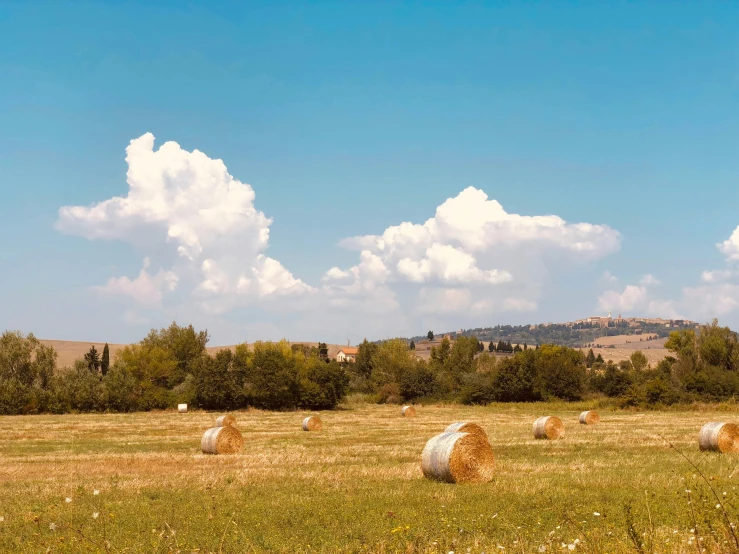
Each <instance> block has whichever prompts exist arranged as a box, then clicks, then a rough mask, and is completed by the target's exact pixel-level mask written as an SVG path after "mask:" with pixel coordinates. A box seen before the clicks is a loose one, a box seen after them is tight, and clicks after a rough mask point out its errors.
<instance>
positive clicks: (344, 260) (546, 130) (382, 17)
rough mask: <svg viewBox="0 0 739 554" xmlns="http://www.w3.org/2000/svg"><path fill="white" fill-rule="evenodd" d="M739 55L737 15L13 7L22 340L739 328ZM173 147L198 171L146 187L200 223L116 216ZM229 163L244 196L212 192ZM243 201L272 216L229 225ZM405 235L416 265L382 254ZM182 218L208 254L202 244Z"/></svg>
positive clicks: (4, 60) (718, 8) (7, 96)
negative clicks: (180, 233)
mask: <svg viewBox="0 0 739 554" xmlns="http://www.w3.org/2000/svg"><path fill="white" fill-rule="evenodd" d="M149 4H154V5H149ZM738 47H739V8H738V7H737V6H736V4H735V3H731V2H690V3H684V2H671V3H669V4H667V3H664V2H653V3H650V2H641V3H624V2H597V3H579V2H550V3H546V4H543V3H513V2H505V3H504V2H476V3H473V2H405V3H403V2H380V1H377V2H365V3H360V2H353V3H346V2H263V3H256V2H239V3H226V2H207V3H206V2H189V3H185V2H156V3H144V2H125V3H124V2H108V3H103V2H100V3H96V4H93V3H67V2H61V1H55V2H48V3H43V2H23V3H21V2H17V3H4V4H2V5H1V6H0V191H1V192H2V202H1V203H0V232H2V235H3V237H4V240H3V247H2V249H0V266H1V267H2V272H1V273H0V284H2V287H0V305H1V306H2V307H3V308H2V310H0V328H2V329H20V330H22V331H25V332H28V331H33V332H34V333H36V334H37V335H38V336H41V337H44V338H59V339H70V340H106V341H109V342H123V341H129V340H136V339H138V338H139V337H141V336H142V335H143V334H144V333H145V332H146V331H147V330H148V329H149V328H151V327H156V326H161V325H164V324H166V323H168V322H169V321H171V320H172V319H177V321H178V322H181V323H189V322H192V323H193V324H195V325H196V326H198V327H207V328H208V329H209V330H211V334H212V336H213V340H212V342H213V343H214V344H225V343H230V342H234V341H237V340H238V341H242V340H249V341H252V340H256V339H277V338H280V337H287V338H290V339H291V340H327V341H330V342H344V341H345V340H347V339H350V340H352V341H353V342H356V341H357V340H361V339H362V338H363V337H364V336H367V337H369V338H381V337H382V336H388V335H394V334H402V335H413V334H421V333H425V331H426V330H428V328H433V329H436V330H437V331H441V330H444V329H455V328H459V327H465V328H467V327H474V326H479V325H495V324H498V323H528V322H540V321H563V320H568V319H574V318H578V317H584V316H587V315H590V314H593V313H601V312H603V311H605V310H606V309H612V310H613V311H614V312H618V311H621V312H623V314H624V315H656V316H660V315H661V316H663V317H671V316H682V317H689V318H692V319H698V320H701V321H703V320H707V319H709V318H711V317H713V316H717V317H719V318H720V321H722V322H725V323H728V324H731V325H733V326H738V325H739V284H737V282H738V281H737V279H736V274H735V263H736V261H737V259H739V233H738V234H737V236H736V240H734V241H731V240H729V239H730V237H731V236H732V233H733V231H734V229H735V228H737V226H738V225H739V213H738V212H737V209H736V206H738V205H739V187H737V182H736V179H737V175H739V152H738V150H739V148H738V147H739V94H738V93H739V71H738V70H739V61H738V60H739V57H737V51H738ZM146 133H151V134H152V135H153V136H154V137H156V138H155V141H154V144H153V147H152V148H151V149H150V150H151V154H146V153H145V152H144V153H142V154H141V156H140V157H139V158H136V161H134V163H138V164H140V165H139V166H137V167H151V166H146V164H147V163H149V162H151V163H153V164H154V166H155V167H156V168H157V171H158V172H159V175H160V177H161V175H165V174H166V175H171V174H172V167H171V166H168V165H167V164H168V163H174V162H172V161H171V160H169V161H168V160H165V159H163V158H164V156H155V153H156V152H157V151H158V149H159V148H160V147H161V146H162V145H163V144H164V143H168V142H172V141H173V142H175V143H177V145H179V146H178V147H177V149H176V153H175V154H176V155H175V157H176V158H177V160H179V162H177V163H183V164H185V165H187V166H188V167H189V168H190V170H188V171H190V173H188V175H189V177H188V176H183V175H180V176H179V177H177V179H174V181H176V182H175V184H174V185H172V183H169V181H167V183H169V184H167V183H165V184H164V185H162V183H161V182H160V183H159V185H157V184H156V182H155V181H156V178H154V177H151V176H149V177H147V176H144V177H142V178H141V180H140V181H137V182H138V183H139V186H140V187H143V189H147V187H154V188H156V186H164V187H167V186H174V187H179V188H176V190H178V191H180V192H179V193H178V194H181V196H179V197H177V198H181V200H182V203H183V204H187V203H188V202H189V204H187V206H189V207H184V208H182V210H181V211H179V212H176V213H175V211H172V210H174V208H172V206H173V205H174V203H176V202H175V200H174V198H175V196H170V197H168V198H169V199H168V200H162V202H163V204H162V205H159V204H156V205H155V204H151V203H150V202H149V200H147V198H149V196H147V195H146V194H144V195H143V196H141V197H139V198H138V200H136V199H131V200H130V202H129V204H126V205H127V206H128V208H127V209H128V210H129V211H127V212H126V213H127V214H128V215H126V216H124V215H121V214H122V213H123V212H121V211H115V210H112V211H108V212H105V213H104V214H103V215H104V216H103V217H102V219H101V218H100V217H99V215H100V212H95V211H94V210H91V209H89V208H90V206H94V205H96V204H99V203H101V202H105V201H108V200H109V199H112V198H114V197H124V198H125V197H127V195H129V187H130V182H129V181H127V177H126V172H127V170H128V169H129V165H128V164H127V162H126V148H127V147H128V146H129V143H130V142H131V141H134V140H144V142H145V139H140V137H144V136H145V134H146ZM137 144H139V143H137ZM142 144H143V143H142ZM144 150H145V149H144ZM195 150H197V151H200V152H202V153H204V156H205V158H204V160H205V161H204V160H203V159H201V158H197V159H196V157H193V154H192V153H193V151H195ZM152 156H154V157H152ZM146 160H149V162H147V161H146ZM151 160H157V161H153V162H152V161H151ZM198 160H200V161H198ZM213 160H222V161H223V164H225V167H226V168H227V172H228V174H229V175H230V176H232V177H233V179H235V180H236V181H238V184H237V185H234V184H230V185H229V182H228V181H227V180H226V181H223V180H222V181H218V180H216V181H217V182H214V183H212V184H210V185H209V184H208V183H209V181H208V179H207V178H206V177H204V176H207V175H210V172H211V171H212V170H213V168H214V167H215V166H214V165H213V163H215V162H213ZM188 164H189V165H188ZM198 164H199V165H198ZM131 167H133V165H132V166H131ZM193 168H199V169H197V170H196V169H193ZM142 171H143V170H142ZM147 171H148V170H147ZM143 173H147V172H146V171H143ZM154 173H156V171H155V172H154ZM147 175H148V174H147ZM147 179H149V180H147ZM152 179H153V180H152ZM178 179H179V180H178ZM203 179H205V180H203ZM160 181H161V179H160ZM174 181H173V182H174ZM242 184H244V185H242ZM245 184H248V186H247V185H245ZM208 186H212V187H215V188H213V190H209V189H208ZM229 186H230V187H232V188H233V187H236V189H238V190H242V191H247V190H253V193H254V194H255V198H253V200H249V199H248V198H246V199H244V198H242V199H241V200H239V201H237V202H236V204H238V202H243V204H238V205H239V206H240V208H239V209H241V208H243V209H244V210H246V211H248V209H247V208H249V209H251V208H253V210H255V213H256V214H257V216H254V217H256V218H257V219H255V220H252V219H249V218H250V217H252V216H248V215H244V216H243V217H244V218H246V219H245V220H243V221H235V222H232V223H233V224H232V225H218V224H217V222H218V221H220V220H222V218H223V217H225V216H224V215H223V214H224V213H227V212H228V210H229V209H230V208H229V206H234V205H235V204H234V200H233V198H231V197H228V195H223V194H221V195H220V196H219V193H218V191H221V192H223V191H224V190H227V189H228V188H229ZM239 187H246V188H239ZM468 187H473V191H474V190H477V191H484V193H485V194H486V195H487V197H488V199H489V200H488V202H491V201H497V202H499V203H500V205H501V206H502V210H504V212H502V213H504V214H520V215H521V216H524V218H523V219H521V220H518V219H516V218H513V219H511V218H510V217H509V216H508V215H505V216H500V217H498V215H495V213H498V212H496V208H495V206H493V204H484V202H485V201H484V199H483V197H482V196H479V195H477V194H471V193H470V194H467V195H462V196H460V194H461V193H462V192H463V191H465V190H466V189H468ZM147 190H149V189H147ZM151 190H153V189H151ZM168 190H169V192H172V190H170V189H168ZM160 192H161V191H160ZM247 196H248V194H247ZM454 198H457V199H458V201H457V202H456V203H453V204H452V205H451V206H452V208H450V210H448V211H447V212H448V213H447V215H446V216H444V217H448V218H450V219H449V220H448V221H447V220H446V219H444V217H442V218H439V217H437V218H436V220H437V223H439V222H440V223H439V225H437V227H438V229H441V230H438V229H437V230H436V231H434V232H430V231H429V232H428V233H427V235H424V236H423V238H422V239H418V240H417V241H416V242H414V243H413V244H414V246H413V248H411V247H409V246H407V244H406V242H403V241H404V240H406V239H407V237H408V236H411V235H412V236H414V237H417V233H421V234H423V233H426V232H427V231H428V229H427V228H422V227H421V226H422V225H423V224H424V222H426V221H427V220H429V219H430V218H433V217H434V215H435V213H436V210H437V208H438V207H439V206H441V205H443V204H444V203H445V201H447V200H448V199H454ZM160 200H161V199H160ZM147 202H149V203H147ZM482 204H484V205H485V206H488V208H489V209H487V211H485V210H483V211H485V214H487V215H485V214H482V215H480V216H479V218H478V219H475V218H470V217H468V216H467V215H466V214H467V213H468V212H469V210H470V209H472V208H474V206H480V205H482ZM206 205H207V206H206ZM65 206H66V207H69V206H78V207H84V208H87V211H85V210H84V209H82V208H81V209H80V210H78V211H77V212H74V213H72V212H63V211H61V212H60V209H62V208H63V207H65ZM198 206H200V207H204V206H205V207H207V208H208V209H209V210H210V211H208V214H210V216H208V217H210V219H208V218H206V217H205V216H202V217H201V219H197V218H196V217H195V216H193V219H192V220H189V219H188V217H189V216H188V214H193V213H195V212H193V211H192V208H193V207H198ZM224 210H225V211H224ZM155 212H156V215H151V214H153V213H155ZM164 212H167V213H166V214H164V215H162V214H163V213H164ZM242 212H243V210H242V211H241V212H239V213H242ZM65 213H66V216H65V215H64V214H65ZM243 213H246V212H243ZM249 213H251V212H249ZM260 213H261V214H263V218H262V219H260V218H259V217H258V214H260ZM96 214H97V215H96ZM131 214H133V215H131ZM147 214H148V215H147ZM490 214H493V215H490ZM552 215H554V216H558V217H559V218H561V220H564V221H565V222H566V223H562V224H561V225H560V224H559V223H558V224H557V225H559V227H557V226H556V225H555V227H556V229H557V230H556V232H555V231H552V227H551V222H547V221H545V220H542V219H536V217H539V216H552ZM211 216H212V217H211ZM240 217H241V216H240ZM501 217H502V219H501ZM480 218H481V219H480ZM486 218H487V219H486ZM490 218H492V219H490ZM267 219H269V220H271V222H268V223H265V221H266V220H267ZM247 220H248V221H247ZM255 221H256V222H257V223H255ZM258 221H261V223H258ZM469 221H478V222H479V228H477V229H476V234H475V233H472V234H470V235H469V236H472V235H475V236H474V240H471V239H470V240H468V238H469V237H467V238H465V236H461V235H460V234H459V232H461V231H459V229H462V228H464V225H465V222H469ZM183 222H184V223H183ZM403 222H411V223H413V224H416V226H415V227H413V228H411V229H410V230H407V231H408V232H409V233H411V235H407V236H406V235H404V234H403V232H401V233H399V234H398V233H395V234H394V235H393V236H396V237H397V236H400V237H401V239H402V240H401V239H398V240H400V241H401V242H402V244H403V245H405V246H403V248H400V246H398V245H399V244H400V243H397V244H396V245H395V246H393V245H391V244H390V243H389V242H388V241H387V240H383V243H382V247H380V246H378V244H379V243H378V239H376V238H372V236H379V235H382V234H383V233H384V232H385V230H386V229H388V228H390V227H393V226H397V225H399V224H401V223H403ZM578 223H588V224H592V225H593V226H595V231H593V230H590V231H588V230H584V229H583V228H581V227H569V226H568V225H572V224H578ZM183 224H184V225H185V227H187V228H188V229H189V231H188V232H191V233H194V234H195V235H197V240H198V244H201V245H202V249H201V248H200V247H199V246H198V247H197V248H196V250H197V252H195V251H190V252H189V253H183V252H181V251H179V250H178V248H179V246H182V244H184V243H182V240H185V239H182V237H180V238H179V239H178V238H172V236H171V234H172V233H171V231H172V228H173V226H177V225H179V226H180V227H182V225H183ZM190 224H191V225H190ZM455 225H457V227H455ZM460 226H461V227H460ZM247 228H248V229H247ZM452 228H454V229H457V231H459V232H457V231H454V232H453V231H450V230H449V229H452ZM259 229H262V230H264V229H268V230H269V238H268V240H267V241H265V240H262V239H263V237H262V238H261V239H260V236H261V235H259ZM424 229H426V231H424ZM444 229H446V230H444ZM477 231H479V232H477ZM465 232H466V231H465ZM470 232H471V231H470ZM168 233H169V234H170V239H169V240H167V236H168ZM553 233H554V234H553ZM478 235H479V236H478ZM555 235H556V236H555ZM188 236H190V235H188ZM100 237H103V238H100ZM350 237H365V239H364V240H359V239H357V240H354V241H346V240H345V239H347V238H350ZM368 237H369V238H368ZM402 237H406V238H402ZM386 238H387V237H386ZM188 240H189V239H188ZM414 240H415V239H414ZM178 241H180V242H178ZM342 241H343V242H342ZM724 241H727V242H726V243H725V244H724V246H722V247H721V248H718V247H717V244H719V243H724ZM349 243H351V244H349ZM188 244H189V245H190V246H192V244H193V243H188ZM578 244H579V245H580V246H578ZM583 244H586V247H583V246H582V245H583ZM178 245H179V246H178ZM434 245H435V246H434ZM190 246H187V245H186V249H187V248H190ZM396 247H397V248H396ZM583 248H585V249H584V250H583ZM362 251H364V252H365V253H364V254H363V253H362ZM188 256H189V257H188ZM260 256H261V257H260ZM144 258H146V259H147V262H146V263H145V262H144ZM208 260H209V262H208V263H210V265H209V266H208V267H209V268H210V270H207V271H206V269H204V266H203V263H204V262H206V261H208ZM269 260H271V261H269ZM272 262H274V263H272ZM275 264H277V265H275ZM278 266H279V267H278ZM142 268H143V270H144V271H143V273H141V272H142ZM331 268H336V271H334V272H333V273H332V274H330V275H327V272H328V271H329V270H331ZM352 268H354V270H353V271H352ZM378 268H379V269H378ZM494 271H497V273H495V274H494V273H492V272H494ZM709 272H712V273H709ZM216 273H217V275H218V276H219V277H218V278H215V277H214V275H216ZM645 276H651V277H647V278H646V279H645ZM239 283H241V284H242V286H239Z"/></svg>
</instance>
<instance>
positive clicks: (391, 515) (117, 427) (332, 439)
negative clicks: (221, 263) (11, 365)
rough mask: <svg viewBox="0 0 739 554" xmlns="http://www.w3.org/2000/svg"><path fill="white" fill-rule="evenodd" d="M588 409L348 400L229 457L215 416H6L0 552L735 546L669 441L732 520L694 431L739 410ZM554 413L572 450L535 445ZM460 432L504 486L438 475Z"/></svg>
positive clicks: (729, 461) (275, 427) (723, 486)
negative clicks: (457, 428) (454, 432)
mask: <svg viewBox="0 0 739 554" xmlns="http://www.w3.org/2000/svg"><path fill="white" fill-rule="evenodd" d="M585 407H586V405H585V404H530V405H512V404H508V405H492V406H489V407H464V406H456V405H454V406H453V405H441V406H418V407H417V408H418V416H417V417H416V418H408V419H405V418H402V417H401V416H400V408H399V407H398V406H379V405H372V404H364V403H361V402H356V403H352V402H350V403H348V404H346V405H345V406H344V408H343V409H341V410H337V411H334V412H324V413H321V414H320V416H321V418H322V419H323V422H324V428H323V430H322V431H320V432H311V433H307V432H303V431H301V429H300V422H301V420H302V418H303V417H304V416H305V415H306V413H304V412H280V413H275V412H262V411H244V412H236V413H235V415H236V416H237V418H238V426H239V428H240V430H241V431H242V433H243V434H244V438H245V441H246V443H245V449H244V451H243V453H241V454H238V455H228V456H225V455H221V456H209V455H204V454H201V453H200V451H199V444H200V437H201V436H202V434H203V432H204V431H205V430H206V429H207V428H208V427H210V426H211V425H212V424H213V422H214V420H215V418H216V416H217V415H218V414H216V413H205V412H190V413H186V414H179V413H176V412H158V413H157V412H155V413H140V414H102V415H101V414H98V415H95V414H89V415H64V416H15V417H2V418H0V434H1V435H0V436H2V437H3V440H2V441H1V442H0V490H1V492H2V494H1V495H0V550H1V551H3V552H69V553H71V552H153V553H157V552H162V553H163V552H234V553H235V552H284V553H288V552H300V553H308V552H326V553H329V552H403V553H444V554H446V553H448V552H455V553H467V552H474V553H481V552H486V553H488V554H490V553H492V552H519V553H529V552H569V551H575V552H599V553H613V552H615V553H620V552H624V553H625V552H675V553H677V552H680V553H682V552H733V551H735V550H732V548H731V544H732V543H733V540H734V539H733V537H731V536H730V534H728V533H727V529H729V527H728V524H727V522H726V520H725V519H724V515H723V514H724V513H723V511H722V510H721V509H717V508H716V505H717V504H718V501H717V499H716V498H715V497H714V496H712V493H711V492H710V490H709V488H708V486H707V485H706V484H705V483H704V482H703V481H702V480H701V478H700V477H699V475H698V474H697V472H696V471H695V470H694V469H693V468H692V467H691V466H690V464H688V463H687V461H686V460H685V459H684V458H682V457H681V456H680V455H679V454H678V453H677V452H676V451H675V450H673V449H671V448H670V447H669V446H668V445H667V443H666V442H665V439H667V440H669V441H672V442H673V443H674V445H675V446H676V447H677V448H678V449H679V450H681V451H682V452H684V453H685V455H686V456H687V457H688V458H690V459H691V460H693V461H694V462H695V463H696V464H698V466H699V467H700V468H701V470H702V472H704V474H705V475H706V477H707V479H709V480H710V481H709V482H710V484H711V485H712V486H713V488H714V489H715V490H716V492H717V494H718V496H719V498H720V499H721V501H722V503H723V504H724V505H725V506H726V510H727V514H728V516H729V518H730V520H731V521H732V522H734V523H735V522H737V521H739V520H738V519H737V518H738V516H739V504H738V503H737V489H736V486H737V481H739V464H738V462H739V457H737V456H735V455H721V454H716V453H700V452H699V451H698V449H697V434H698V431H699V429H700V427H701V425H702V424H703V423H705V422H707V421H711V420H735V419H736V418H737V413H736V412H732V411H724V412H695V413H693V412H669V413H668V412H654V413H631V412H621V411H615V412H602V413H601V416H602V420H601V423H600V424H598V425H595V426H584V425H578V424H577V415H578V413H579V411H580V410H582V409H584V408H585ZM729 409H730V407H727V410H729ZM542 414H553V415H558V416H559V417H561V418H562V419H563V420H564V422H565V424H566V436H565V438H564V439H562V440H558V441H536V440H534V439H533V436H532V422H533V420H534V419H535V417H537V416H539V415H542ZM459 420H470V421H475V422H477V423H480V424H481V425H482V426H483V427H484V428H485V429H486V430H487V432H488V434H489V436H490V440H491V443H492V446H493V449H494V451H495V455H496V476H495V478H494V480H493V481H492V482H490V483H486V484H483V485H452V484H444V483H438V482H433V481H429V480H426V479H424V478H423V476H422V473H421V470H420V463H419V462H420V454H421V451H422V449H423V447H424V444H425V443H426V441H427V440H428V439H429V438H430V437H432V436H433V435H435V434H437V433H439V432H441V431H442V430H443V429H444V428H445V427H446V425H448V424H449V423H451V422H454V421H459ZM686 491H691V492H690V493H688V492H686ZM691 502H692V503H691ZM629 514H630V515H629ZM637 545H638V546H637Z"/></svg>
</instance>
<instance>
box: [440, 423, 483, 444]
mask: <svg viewBox="0 0 739 554" xmlns="http://www.w3.org/2000/svg"><path fill="white" fill-rule="evenodd" d="M444 432H445V433H472V434H473V435H480V436H481V437H485V440H488V434H487V433H486V432H485V429H483V428H482V427H480V426H479V425H478V424H477V423H472V422H471V421H456V422H454V423H452V424H451V425H449V426H448V427H447V428H446V429H444Z"/></svg>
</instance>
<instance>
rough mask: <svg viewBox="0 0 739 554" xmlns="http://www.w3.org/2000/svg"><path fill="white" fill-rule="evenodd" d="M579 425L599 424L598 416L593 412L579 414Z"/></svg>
mask: <svg viewBox="0 0 739 554" xmlns="http://www.w3.org/2000/svg"><path fill="white" fill-rule="evenodd" d="M580 423H582V424H583V425H595V424H596V423H600V415H598V412H596V411H595V410H588V411H587V412H583V413H581V414H580Z"/></svg>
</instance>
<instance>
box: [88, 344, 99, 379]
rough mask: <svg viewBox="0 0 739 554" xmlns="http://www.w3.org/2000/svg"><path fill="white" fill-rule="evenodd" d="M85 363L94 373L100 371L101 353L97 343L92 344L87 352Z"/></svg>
mask: <svg viewBox="0 0 739 554" xmlns="http://www.w3.org/2000/svg"><path fill="white" fill-rule="evenodd" d="M85 363H86V364H87V369H88V370H89V371H91V372H93V373H97V372H98V371H100V354H98V351H97V348H95V345H92V346H91V347H90V350H89V351H88V352H87V354H85Z"/></svg>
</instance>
